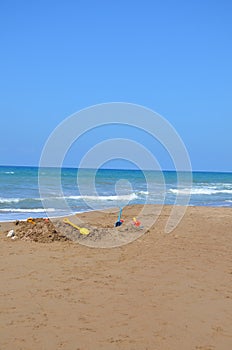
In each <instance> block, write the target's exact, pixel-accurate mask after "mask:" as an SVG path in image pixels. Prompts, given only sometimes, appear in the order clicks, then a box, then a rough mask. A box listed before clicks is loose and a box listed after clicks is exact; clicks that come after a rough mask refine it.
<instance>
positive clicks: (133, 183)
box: [0, 166, 232, 221]
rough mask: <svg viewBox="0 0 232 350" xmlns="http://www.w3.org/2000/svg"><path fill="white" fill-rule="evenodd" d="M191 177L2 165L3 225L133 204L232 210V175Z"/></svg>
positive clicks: (0, 215) (0, 201)
mask: <svg viewBox="0 0 232 350" xmlns="http://www.w3.org/2000/svg"><path fill="white" fill-rule="evenodd" d="M38 174H40V186H39V185H38ZM190 175H191V174H190V173H184V172H183V173H176V172H175V171H164V172H158V171H157V172H156V171H140V170H112V169H99V170H94V169H79V170H78V169H73V168H62V169H61V171H60V170H59V169H55V168H43V169H38V168H37V167H15V166H1V167H0V221H10V220H17V219H19V220H22V219H26V218H28V217H47V216H53V217H56V216H62V215H67V214H70V213H77V212H84V211H90V210H96V209H104V208H111V207H124V206H126V205H130V204H163V203H164V204H182V202H181V200H182V201H183V204H185V205H186V204H187V205H191V206H214V207H232V173H217V172H193V173H192V182H191V184H190V182H189V178H190ZM179 178H181V183H180V182H179V180H180V179H179ZM41 179H42V180H41ZM57 179H59V181H58V182H57ZM57 183H60V185H59V186H60V187H59V189H57ZM41 184H42V185H41ZM41 186H42V190H41ZM189 195H190V196H189ZM177 196H179V199H180V200H179V202H176V200H177ZM188 196H189V201H188V202H187V203H186V198H188ZM61 197H62V198H61ZM64 202H65V203H66V206H67V207H64V206H63V203H64ZM44 205H45V207H46V209H45V208H44ZM67 208H68V211H67Z"/></svg>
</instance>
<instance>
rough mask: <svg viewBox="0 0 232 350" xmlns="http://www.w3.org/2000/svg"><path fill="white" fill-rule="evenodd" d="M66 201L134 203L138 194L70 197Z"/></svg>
mask: <svg viewBox="0 0 232 350" xmlns="http://www.w3.org/2000/svg"><path fill="white" fill-rule="evenodd" d="M65 198H66V199H76V200H80V199H84V200H90V201H120V200H121V201H132V200H134V199H136V198H138V196H137V194H136V193H131V194H127V195H120V196H117V195H114V196H113V195H112V196H68V197H65Z"/></svg>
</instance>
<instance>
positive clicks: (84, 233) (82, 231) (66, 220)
mask: <svg viewBox="0 0 232 350" xmlns="http://www.w3.org/2000/svg"><path fill="white" fill-rule="evenodd" d="M63 222H64V223H65V224H69V225H71V226H72V227H75V228H76V229H77V230H79V231H80V234H82V235H88V234H89V233H90V232H89V230H88V229H87V228H85V227H79V226H77V225H75V224H74V223H73V222H71V221H70V220H69V219H67V218H65V219H64V220H63Z"/></svg>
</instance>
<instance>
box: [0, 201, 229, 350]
mask: <svg viewBox="0 0 232 350" xmlns="http://www.w3.org/2000/svg"><path fill="white" fill-rule="evenodd" d="M139 209H140V208H139V207H138V206H133V207H128V208H125V209H124V211H123V218H125V223H123V225H122V226H120V228H119V230H118V231H115V230H116V229H115V228H113V227H112V223H114V222H115V218H117V216H116V215H115V212H112V213H110V212H107V213H99V212H92V213H85V214H82V215H81V216H80V217H81V218H82V220H84V221H85V224H86V227H89V228H91V227H94V229H93V232H92V233H91V235H90V237H89V238H82V237H81V236H80V235H78V234H76V239H75V240H74V242H73V241H70V240H68V239H67V237H66V236H65V235H63V234H62V232H61V233H59V232H58V231H59V230H58V231H57V228H55V227H53V225H52V223H50V222H49V223H48V222H47V223H46V222H44V221H43V220H36V224H35V225H33V224H31V223H22V222H19V223H17V225H15V223H1V225H0V250H1V252H0V257H1V261H0V271H1V275H0V277H1V287H0V349H1V350H20V349H22V350H34V349H36V350H37V349H38V350H53V349H54V350H58V349H65V350H77V349H80V350H95V349H107V350H108V349H109V350H111V349H125V350H133V349H135V350H137V349H138V350H145V349H149V350H160V349H162V350H169V349H170V350H180V349H184V350H188V349H198V350H214V349H218V350H231V349H232V256H231V253H232V249H231V248H232V209H231V208H206V207H189V208H188V209H187V212H186V214H185V217H184V218H183V220H182V221H181V223H180V224H179V225H178V227H177V228H176V229H175V230H174V231H173V232H172V233H170V234H165V233H164V225H165V223H166V221H167V218H168V216H169V213H170V207H168V206H166V207H164V208H163V210H162V212H161V215H160V216H159V218H158V220H157V221H156V223H155V225H154V226H153V227H152V228H150V229H149V231H148V232H146V233H145V234H143V235H142V236H141V237H139V238H138V239H137V240H135V241H134V242H132V243H129V244H127V245H123V246H121V247H117V248H111V249H101V248H90V247H86V246H84V245H82V244H78V243H77V242H76V241H78V240H82V241H83V240H84V239H85V240H87V239H89V241H90V242H94V244H98V243H99V242H100V244H99V246H100V245H101V244H102V241H101V237H100V236H101V234H104V232H105V236H104V237H105V238H104V239H105V241H106V242H109V241H110V240H112V241H114V239H115V236H116V235H121V236H123V237H124V238H123V240H122V241H120V242H121V243H123V242H124V243H125V237H126V235H127V234H128V236H130V237H132V236H133V235H136V237H137V236H140V235H141V234H142V233H143V232H142V231H139V230H137V229H136V228H135V227H133V225H129V226H126V223H127V222H128V221H130V220H131V218H132V217H133V216H136V215H137V214H138V212H139ZM157 210H158V207H157V206H149V211H150V215H151V216H152V215H153V214H154V215H156V213H157ZM140 220H141V222H142V224H145V223H144V221H146V218H145V217H140ZM59 227H60V229H61V231H62V230H64V231H65V230H67V227H66V228H65V225H64V226H62V223H60V226H59ZM12 228H13V229H14V230H15V232H16V234H17V236H18V238H17V239H15V240H12V239H11V238H6V232H7V231H8V230H9V229H12ZM69 230H70V228H69ZM66 234H67V236H68V238H70V234H72V232H71V231H69V232H66ZM129 240H130V239H129ZM35 241H37V242H35ZM82 243H85V241H83V242H82Z"/></svg>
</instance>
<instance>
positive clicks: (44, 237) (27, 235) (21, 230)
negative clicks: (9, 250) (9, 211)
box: [4, 219, 68, 243]
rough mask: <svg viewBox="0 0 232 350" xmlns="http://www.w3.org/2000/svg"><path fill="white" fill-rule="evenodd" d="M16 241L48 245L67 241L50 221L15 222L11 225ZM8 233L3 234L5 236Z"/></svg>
mask: <svg viewBox="0 0 232 350" xmlns="http://www.w3.org/2000/svg"><path fill="white" fill-rule="evenodd" d="M11 230H14V233H15V235H14V236H13V237H16V239H22V240H28V241H34V242H39V243H50V242H55V241H67V240H68V238H67V237H66V236H65V235H63V234H62V233H60V232H58V231H57V229H56V228H55V226H54V225H53V223H52V222H51V221H50V220H48V219H47V220H44V219H33V221H32V222H27V221H15V222H14V223H12V224H11ZM8 232H9V231H5V232H4V233H5V234H6V235H7V233H8Z"/></svg>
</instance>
